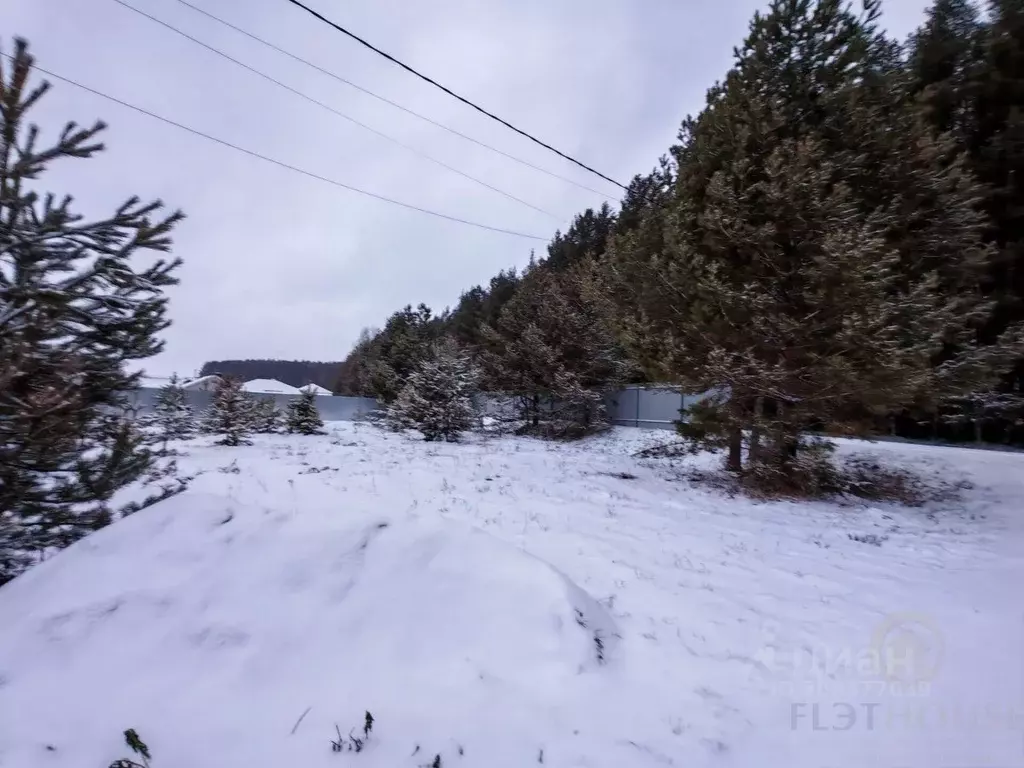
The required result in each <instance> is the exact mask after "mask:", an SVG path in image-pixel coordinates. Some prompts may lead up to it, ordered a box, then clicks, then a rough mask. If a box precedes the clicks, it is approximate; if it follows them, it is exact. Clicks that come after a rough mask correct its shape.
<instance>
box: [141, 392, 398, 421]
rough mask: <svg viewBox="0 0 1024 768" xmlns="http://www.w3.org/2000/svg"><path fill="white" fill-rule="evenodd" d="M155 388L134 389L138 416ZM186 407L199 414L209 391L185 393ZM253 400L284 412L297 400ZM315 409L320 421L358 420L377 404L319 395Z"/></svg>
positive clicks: (151, 401) (270, 396) (266, 396)
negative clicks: (268, 402) (187, 404)
mask: <svg viewBox="0 0 1024 768" xmlns="http://www.w3.org/2000/svg"><path fill="white" fill-rule="evenodd" d="M159 392H160V390H159V389H153V388H150V387H142V388H140V389H137V390H135V393H134V398H133V402H132V405H133V406H134V407H135V408H137V409H138V412H139V413H149V412H152V410H153V408H154V406H155V405H156V398H157V395H158V394H159ZM185 394H186V396H187V397H188V402H189V405H191V406H192V410H194V411H195V412H196V413H202V412H203V411H205V410H206V409H207V408H209V407H210V402H211V401H212V400H213V393H212V392H196V391H193V390H186V391H185ZM253 394H254V395H255V396H256V397H257V398H259V399H261V400H263V399H269V400H273V401H274V403H275V404H276V405H277V407H278V408H280V409H281V410H286V409H287V408H288V404H289V403H290V402H291V401H292V400H297V399H298V397H299V396H298V395H275V394H270V393H266V394H260V393H253ZM316 407H317V410H318V411H320V418H322V419H323V420H324V421H360V420H361V419H364V418H366V416H367V415H368V414H370V413H372V412H373V411H375V410H377V408H378V407H379V406H378V404H377V401H376V400H374V399H373V398H372V397H343V396H341V395H319V396H317V398H316Z"/></svg>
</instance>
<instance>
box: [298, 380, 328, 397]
mask: <svg viewBox="0 0 1024 768" xmlns="http://www.w3.org/2000/svg"><path fill="white" fill-rule="evenodd" d="M299 391H300V392H313V393H314V394H317V395H333V394H334V393H333V392H331V390H329V389H327V388H326V387H321V386H320V385H319V384H314V383H313V382H310V383H309V384H307V385H306V386H304V387H299Z"/></svg>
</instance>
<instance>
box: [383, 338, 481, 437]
mask: <svg viewBox="0 0 1024 768" xmlns="http://www.w3.org/2000/svg"><path fill="white" fill-rule="evenodd" d="M476 384H477V376H476V372H475V370H474V369H473V366H472V364H471V363H470V361H469V358H468V357H467V356H466V355H465V354H464V353H463V352H462V351H460V350H459V348H458V347H457V346H456V344H455V342H454V341H452V340H451V339H445V340H443V341H441V342H439V343H437V344H435V345H434V346H433V348H432V349H431V354H430V357H429V358H428V359H427V360H424V361H423V362H422V363H420V366H419V368H417V370H415V371H414V372H413V373H412V374H411V375H410V376H409V379H408V381H406V384H405V386H404V387H403V388H402V391H401V392H400V393H399V395H398V397H397V398H396V400H395V401H394V403H392V404H391V405H390V406H389V408H388V410H387V412H386V415H385V420H386V422H387V423H388V424H389V425H390V426H391V427H392V428H395V429H418V430H419V431H420V432H422V433H423V437H424V439H425V440H428V441H434V440H445V441H448V442H454V441H456V440H458V438H459V435H460V434H461V433H462V432H465V431H467V430H469V429H470V428H471V427H472V425H473V420H474V416H475V408H474V405H473V395H474V394H475V393H476Z"/></svg>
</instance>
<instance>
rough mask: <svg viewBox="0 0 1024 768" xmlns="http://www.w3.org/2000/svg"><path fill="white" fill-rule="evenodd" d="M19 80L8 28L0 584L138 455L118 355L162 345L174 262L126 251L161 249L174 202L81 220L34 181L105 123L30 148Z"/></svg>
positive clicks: (90, 508)
mask: <svg viewBox="0 0 1024 768" xmlns="http://www.w3.org/2000/svg"><path fill="white" fill-rule="evenodd" d="M31 80H32V57H31V56H30V55H29V54H28V49H27V44H26V43H25V42H24V41H22V40H17V41H16V44H15V50H14V55H13V57H11V58H10V59H8V57H6V56H4V57H2V58H0V531H2V534H0V536H2V537H3V541H0V548H2V549H0V582H2V581H4V580H6V579H9V578H11V577H13V576H14V575H16V574H17V572H18V571H19V570H20V569H21V568H23V567H24V566H25V565H26V564H28V563H31V562H33V561H34V560H36V559H38V557H39V556H40V555H41V553H43V552H45V551H46V550H47V549H50V548H54V547H61V546H65V545H67V544H69V543H71V542H73V541H74V540H76V539H78V538H80V537H81V536H83V535H85V534H87V533H88V532H89V531H91V530H95V529H96V528H97V527H100V526H102V525H104V524H105V523H106V522H108V521H109V520H110V519H111V516H112V514H113V513H114V512H115V510H111V509H110V508H109V505H108V502H109V500H110V498H111V496H112V495H113V493H114V492H115V491H116V490H117V489H118V488H120V487H122V486H123V485H124V484H126V483H128V482H132V481H133V480H136V479H138V478H139V477H140V476H142V475H143V474H144V473H145V472H146V470H147V468H148V467H149V466H150V464H151V461H152V454H151V452H150V451H149V449H148V447H147V445H146V440H145V438H144V436H143V435H141V434H140V433H139V431H138V429H137V428H136V427H135V425H134V424H133V423H132V421H131V419H130V418H129V417H128V415H127V407H128V404H129V396H130V394H131V393H132V392H133V390H134V389H135V388H136V385H137V382H138V379H139V375H138V374H129V373H127V363H129V362H130V361H134V360H140V359H144V358H147V357H150V356H152V355H154V354H156V353H157V352H159V351H160V349H161V348H162V342H161V341H160V340H159V338H158V334H159V333H160V332H161V331H162V330H164V329H165V328H166V327H167V326H168V324H169V321H168V320H167V319H166V312H165V310H166V304H167V299H166V297H165V295H164V293H163V289H164V288H166V287H167V286H170V285H173V284H174V283H175V282H177V281H176V279H175V277H174V275H173V273H174V271H175V269H176V268H177V266H178V264H179V263H180V262H179V261H178V260H177V259H174V260H170V261H168V260H164V259H156V260H152V259H149V260H146V261H147V263H146V264H144V265H143V264H139V263H138V262H137V261H136V257H138V256H140V255H144V254H145V253H146V252H148V251H161V252H162V251H167V250H169V248H170V238H169V234H170V232H171V229H172V228H173V226H174V225H175V223H176V222H177V221H178V220H179V219H180V218H181V214H179V213H175V214H173V215H171V216H170V217H167V218H164V219H159V220H154V219H153V218H152V217H153V216H154V215H155V214H156V213H157V211H158V209H159V207H160V203H159V202H155V203H148V204H142V203H140V202H139V200H138V199H137V198H132V199H130V200H129V201H128V202H126V203H124V204H123V205H121V206H120V207H119V208H118V209H117V210H116V211H115V212H114V214H113V215H112V216H110V217H109V218H106V219H101V220H97V221H85V220H84V219H83V217H81V216H80V215H78V214H76V213H75V212H74V211H73V209H72V199H71V198H70V197H63V198H58V197H56V196H54V195H52V194H44V195H40V194H39V193H38V192H36V191H34V190H33V187H35V186H36V184H37V183H38V180H39V179H40V177H41V176H42V174H43V173H44V171H45V170H46V169H47V166H48V165H50V164H51V163H52V162H54V161H57V160H61V159H69V158H89V157H91V156H93V155H94V154H96V153H97V152H99V151H101V150H102V149H103V146H102V144H100V143H98V142H97V140H96V138H97V135H98V134H99V133H100V132H101V131H102V130H103V129H104V127H105V126H104V125H103V124H102V123H97V124H95V125H94V126H93V127H91V128H81V127H79V126H77V125H75V124H74V123H69V124H68V125H67V126H66V127H65V128H64V130H63V131H61V133H60V135H59V137H58V138H57V139H56V141H55V142H54V143H53V144H52V145H50V146H45V147H40V132H39V130H38V128H37V127H36V126H35V125H30V124H27V122H26V115H27V112H28V111H29V110H30V109H31V108H32V107H33V106H34V105H35V104H37V103H38V101H39V100H40V99H41V98H42V97H43V96H44V95H45V94H46V92H47V90H48V88H49V85H48V84H47V83H45V82H44V83H42V84H40V85H36V86H34V87H32V86H30V81H31Z"/></svg>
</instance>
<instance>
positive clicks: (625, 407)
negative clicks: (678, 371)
mask: <svg viewBox="0 0 1024 768" xmlns="http://www.w3.org/2000/svg"><path fill="white" fill-rule="evenodd" d="M701 397H702V396H701V395H682V394H680V393H679V392H678V391H676V390H673V389H668V388H665V387H660V388H645V387H627V388H626V389H620V390H619V391H618V392H612V393H610V394H609V395H608V397H607V398H606V399H605V404H606V406H607V408H608V417H609V418H610V419H611V422H612V423H613V424H617V425H619V426H622V427H640V428H641V429H673V428H674V427H675V422H677V421H679V419H680V411H681V410H682V409H683V408H686V407H688V406H689V405H691V404H692V403H695V402H697V401H698V400H700V399H701Z"/></svg>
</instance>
